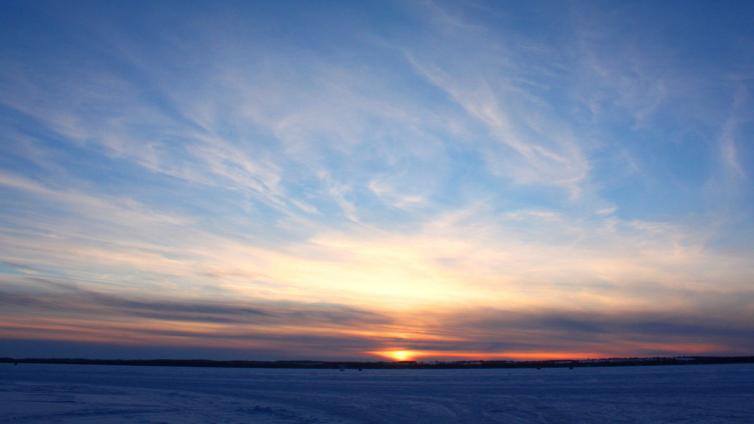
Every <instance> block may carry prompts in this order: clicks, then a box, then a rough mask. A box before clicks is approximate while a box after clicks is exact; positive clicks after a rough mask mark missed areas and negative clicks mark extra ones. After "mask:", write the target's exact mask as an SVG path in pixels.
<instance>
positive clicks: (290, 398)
mask: <svg viewBox="0 0 754 424" xmlns="http://www.w3.org/2000/svg"><path fill="white" fill-rule="evenodd" d="M0 422H2V423H36V422H39V423H207V422H208V423H265V424H266V423H458V422H464V423H668V422H672V423H752V422H754V365H748V364H747V365H691V366H662V367H615V368H576V369H573V370H569V369H567V368H561V369H542V370H536V369H494V370H364V371H357V370H346V371H338V370H300V369H299V370H295V369H277V370H276V369H212V368H169V367H117V366H83V365H28V364H21V365H18V366H14V365H12V364H0Z"/></svg>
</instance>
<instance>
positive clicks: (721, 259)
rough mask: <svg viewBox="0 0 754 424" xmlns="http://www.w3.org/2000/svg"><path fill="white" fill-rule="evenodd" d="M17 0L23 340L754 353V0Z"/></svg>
mask: <svg viewBox="0 0 754 424" xmlns="http://www.w3.org/2000/svg"><path fill="white" fill-rule="evenodd" d="M0 8H1V9H2V13H0V35H1V37H0V39H2V42H0V63H1V64H2V66H0V134H2V143H0V196H2V199H3V201H2V203H1V204H0V247H2V249H0V284H1V285H0V290H2V294H3V296H2V297H3V298H5V301H4V302H2V303H0V314H2V316H3V317H4V321H5V324H2V326H0V333H1V334H3V336H4V337H5V338H7V339H8V340H10V339H13V340H15V344H13V346H15V347H13V348H10V347H9V348H8V353H5V352H2V351H0V354H4V353H5V354H24V355H30V356H34V355H36V354H39V352H40V351H46V350H47V349H48V347H49V346H51V344H54V345H56V346H64V345H65V346H79V345H81V344H82V343H84V344H87V343H89V344H92V346H98V349H101V350H100V351H98V352H101V353H102V354H103V355H104V354H114V355H116V356H117V353H118V352H130V353H128V355H131V354H136V353H133V352H141V353H139V354H142V355H149V354H150V352H160V353H161V354H162V353H165V352H173V353H174V354H175V355H189V356H190V355H191V352H206V349H207V348H209V347H213V348H214V347H216V348H217V349H216V351H213V352H214V353H213V355H217V356H218V357H227V356H234V357H235V356H239V355H241V356H249V357H264V358H278V357H281V358H282V357H291V356H295V355H302V354H303V355H305V356H308V357H328V358H329V357H370V355H373V354H374V352H378V353H377V354H378V355H379V354H382V353H384V352H392V351H396V350H402V351H410V352H414V354H413V356H415V357H418V358H423V357H427V358H428V357H459V356H467V357H471V356H475V357H527V355H529V356H528V357H545V356H547V355H565V354H568V355H571V356H574V355H576V356H578V355H611V354H619V355H623V354H674V353H686V352H692V353H694V352H700V353H741V352H748V353H750V352H751V349H752V347H753V346H752V344H751V340H752V337H751V336H752V335H754V327H752V326H751V324H750V323H751V322H754V320H753V318H754V310H753V309H752V308H751V305H752V301H753V300H754V286H752V283H753V280H752V279H753V278H754V265H752V264H754V261H752V259H754V257H753V256H754V246H752V244H751V242H750V240H751V239H752V237H753V236H754V224H752V223H753V222H754V220H752V218H753V217H754V216H753V215H754V214H753V212H754V211H753V206H754V195H753V194H754V190H752V174H751V169H752V163H754V147H752V144H751V140H750V138H751V134H752V133H754V132H753V131H752V130H754V125H753V123H752V118H753V117H754V113H753V112H752V111H753V110H754V108H752V88H753V85H754V79H753V78H754V59H753V58H754V26H752V25H751V23H752V19H753V18H754V13H753V12H754V10H752V9H753V8H752V6H750V5H746V4H741V3H740V2H722V3H719V4H717V3H710V2H698V3H697V2H665V3H663V4H662V5H658V4H656V3H655V2H636V3H632V4H623V3H612V4H611V3H609V2H564V3H556V2H542V3H538V2H520V3H518V4H517V3H506V4H499V3H497V2H433V1H425V2H374V3H369V2H357V3H350V2H326V3H317V4H316V5H315V4H314V3H308V2H268V3H266V4H265V3H263V2H256V3H251V2H224V3H222V4H217V3H214V2H167V1H166V2H158V3H155V2H128V3H127V4H126V3H122V4H118V3H113V4H104V3H102V2H66V3H62V2H33V3H30V2H15V1H9V2H4V3H3V4H2V6H0ZM155 311H164V313H160V314H158V313H157V312H155ZM192 311H193V312H192ZM103 316H104V317H108V318H107V319H102V317H103ZM262 317H263V318H262ZM467 326H471V327H472V328H476V329H480V330H479V331H471V332H470V331H469V328H468V327H467ZM126 345H127V347H128V349H127V350H126V348H125V347H124V346H126ZM8 346H10V345H8ZM35 346H36V347H35ZM87 346H88V345H87ZM61 349H62V348H61ZM165 349H167V351H166V350H165ZM170 349H173V350H170ZM61 351H63V350H61ZM95 351H96V350H95ZM113 352H114V353H113ZM537 355H540V356H537ZM387 356H388V357H389V354H387Z"/></svg>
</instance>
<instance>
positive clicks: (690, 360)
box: [0, 356, 754, 369]
mask: <svg viewBox="0 0 754 424" xmlns="http://www.w3.org/2000/svg"><path fill="white" fill-rule="evenodd" d="M0 363H12V364H64V365H125V366H159V367H207V368H321V369H474V368H565V367H568V368H574V367H613V366H640V365H644V366H647V365H695V364H743V363H754V356H722V357H712V356H683V357H658V358H611V359H580V360H547V361H452V362H442V361H436V362H415V361H398V362H387V361H383V362H358V361H342V362H341V361H337V362H336V361H303V360H302V361H214V360H209V359H82V358H0Z"/></svg>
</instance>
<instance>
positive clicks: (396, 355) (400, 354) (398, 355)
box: [370, 350, 418, 361]
mask: <svg viewBox="0 0 754 424" xmlns="http://www.w3.org/2000/svg"><path fill="white" fill-rule="evenodd" d="M370 353H373V354H375V355H379V356H383V357H386V358H389V359H392V360H394V361H413V360H414V359H416V355H417V353H418V352H415V351H412V350H386V351H382V352H370Z"/></svg>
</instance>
